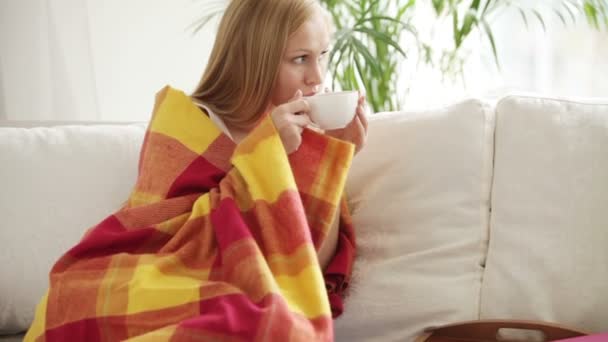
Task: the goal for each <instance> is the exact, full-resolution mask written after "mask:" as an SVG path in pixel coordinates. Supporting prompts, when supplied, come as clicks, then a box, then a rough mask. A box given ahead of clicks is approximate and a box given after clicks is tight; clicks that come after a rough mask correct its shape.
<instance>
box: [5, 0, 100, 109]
mask: <svg viewBox="0 0 608 342" xmlns="http://www.w3.org/2000/svg"><path fill="white" fill-rule="evenodd" d="M86 5H87V4H86V2H84V1H78V0H63V1H40V0H21V1H11V0H9V1H2V2H0V25H1V26H0V34H1V36H0V46H1V49H2V55H1V57H0V58H1V60H0V74H1V76H2V84H1V85H0V92H1V94H0V98H1V99H2V100H1V102H0V104H1V105H2V107H0V109H1V113H2V117H3V118H5V119H20V120H27V119H40V120H52V119H59V120H61V119H82V118H87V119H97V118H98V117H99V113H98V108H97V103H96V94H95V84H94V75H93V70H92V67H93V65H92V59H91V54H90V49H89V37H88V33H89V30H88V16H87V7H86Z"/></svg>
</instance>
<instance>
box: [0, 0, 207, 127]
mask: <svg viewBox="0 0 608 342" xmlns="http://www.w3.org/2000/svg"><path fill="white" fill-rule="evenodd" d="M201 7H202V1H193V0H171V1H168V0H129V1H124V0H0V51H1V53H0V81H1V82H0V119H8V120H84V121H97V120H103V121H142V120H148V119H149V116H150V111H151V109H152V106H153V102H154V94H155V93H156V92H157V91H158V90H160V88H162V87H163V86H164V85H166V84H171V85H172V86H174V87H178V88H181V89H183V90H185V91H187V92H189V91H191V90H192V88H193V87H194V86H195V85H196V84H197V82H198V80H199V78H200V75H201V74H202V72H203V69H204V66H205V64H206V60H207V57H208V54H209V51H210V49H211V46H212V39H213V36H212V33H211V32H212V31H213V29H212V26H210V27H209V28H208V29H206V30H203V31H201V32H200V33H198V34H197V35H193V31H192V29H191V28H190V26H191V24H192V23H194V22H195V21H196V20H197V19H198V18H199V17H200V16H202V15H203V14H204V13H202V12H201Z"/></svg>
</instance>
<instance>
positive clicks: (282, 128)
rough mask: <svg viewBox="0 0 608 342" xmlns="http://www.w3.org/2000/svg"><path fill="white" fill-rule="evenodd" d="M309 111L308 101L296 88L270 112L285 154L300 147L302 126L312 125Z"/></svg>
mask: <svg viewBox="0 0 608 342" xmlns="http://www.w3.org/2000/svg"><path fill="white" fill-rule="evenodd" d="M309 112H310V107H309V106H308V102H306V101H305V100H303V99H302V91H301V90H298V91H296V94H295V95H294V97H292V98H291V100H289V101H288V102H285V103H284V104H282V105H280V106H277V107H276V108H275V109H274V110H273V111H272V112H271V113H270V117H271V118H272V122H273V123H274V126H275V127H276V129H277V131H278V132H279V136H280V137H281V141H282V142H283V147H285V151H286V152H287V154H290V153H292V152H294V151H296V150H297V149H298V147H300V144H301V143H302V131H303V130H304V128H305V127H307V126H313V125H314V124H313V123H312V121H311V120H310V117H309V116H308V113H309Z"/></svg>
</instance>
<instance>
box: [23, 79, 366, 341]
mask: <svg viewBox="0 0 608 342" xmlns="http://www.w3.org/2000/svg"><path fill="white" fill-rule="evenodd" d="M352 156H353V146H352V145H351V144H348V143H345V142H342V141H339V140H337V139H333V138H330V137H327V136H325V135H321V134H318V133H316V132H313V131H310V130H305V131H304V133H303V143H302V145H301V147H300V148H299V150H298V151H297V152H294V153H292V154H291V155H289V156H287V155H286V153H285V151H284V149H283V146H282V143H281V140H280V137H279V135H278V133H277V132H276V130H275V127H274V125H273V123H272V120H271V119H270V118H269V117H268V116H267V117H266V118H265V119H263V120H262V121H261V123H260V124H259V125H258V126H257V127H256V128H255V129H254V130H253V131H252V132H251V134H250V135H249V136H248V137H247V138H245V140H243V141H242V142H240V143H239V144H235V143H234V142H232V141H231V140H230V139H229V138H228V137H227V136H226V135H225V134H223V133H222V132H221V131H220V130H219V129H218V128H217V127H216V126H214V125H213V123H212V122H211V120H210V119H209V118H208V117H207V116H206V115H204V113H203V112H202V111H201V110H200V109H199V108H198V107H197V106H196V105H195V104H194V103H193V102H192V101H191V99H190V98H189V97H188V96H187V95H186V94H184V93H183V92H181V91H178V90H175V89H173V88H170V87H166V88H164V89H163V90H161V91H160V92H159V93H158V94H157V98H156V104H155V108H154V112H153V116H152V119H151V121H150V124H149V127H148V130H147V132H146V136H145V139H144V143H143V146H142V150H141V155H140V161H139V166H138V167H139V176H138V179H137V183H136V185H135V187H134V189H133V191H132V193H131V195H130V197H129V199H128V200H127V201H126V202H125V204H124V206H123V207H122V208H121V209H120V210H118V211H117V212H115V213H114V214H113V215H111V216H109V217H107V218H106V219H105V220H103V221H102V222H101V223H99V224H98V225H96V226H94V227H93V228H91V229H90V230H89V231H88V232H87V233H86V234H85V235H84V237H83V238H82V239H81V241H80V242H79V243H78V244H77V245H76V246H74V247H73V248H72V249H70V250H69V251H68V252H67V253H65V254H64V255H63V256H62V257H61V258H60V259H59V260H58V261H57V263H56V264H55V265H54V266H53V268H52V270H51V273H50V286H49V289H48V291H47V293H46V294H45V295H44V297H43V298H42V300H41V302H40V304H39V305H38V307H37V309H36V315H35V319H34V322H33V324H32V325H31V327H30V330H29V331H28V333H27V335H26V339H25V340H26V341H34V340H36V341H55V340H66V341H115V340H125V339H131V340H133V341H159V340H174V341H176V340H179V341H190V340H192V341H207V340H213V341H219V340H221V341H313V340H314V341H329V340H332V339H333V325H332V311H333V315H334V316H335V315H338V314H339V313H340V312H341V310H342V302H341V294H342V292H343V291H344V289H345V288H346V286H347V284H348V277H349V275H350V272H351V266H352V262H353V258H354V236H353V231H352V226H351V222H350V217H349V216H348V209H347V208H346V205H345V201H344V199H343V196H342V193H343V188H344V183H345V180H346V175H347V171H348V169H349V167H350V163H351V160H352ZM85 200H86V199H85ZM88 200H94V199H88ZM66 209H67V208H66ZM336 210H341V214H340V215H341V220H340V221H341V222H340V236H339V241H338V247H337V253H336V255H335V257H334V258H333V260H332V261H331V262H330V264H329V266H328V267H327V269H326V270H325V274H323V273H322V270H321V268H320V266H319V264H318V260H317V255H316V250H318V249H319V247H320V245H321V243H322V242H323V240H324V238H325V236H326V235H327V232H328V229H329V226H330V223H331V220H332V218H333V217H334V216H335V214H336Z"/></svg>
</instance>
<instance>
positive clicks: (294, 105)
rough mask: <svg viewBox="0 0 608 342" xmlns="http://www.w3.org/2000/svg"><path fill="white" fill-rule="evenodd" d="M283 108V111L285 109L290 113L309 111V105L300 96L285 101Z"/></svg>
mask: <svg viewBox="0 0 608 342" xmlns="http://www.w3.org/2000/svg"><path fill="white" fill-rule="evenodd" d="M283 109H285V111H287V112H288V113H292V114H296V113H309V112H310V106H309V105H308V102H307V101H306V100H304V99H302V98H299V99H296V100H294V101H291V102H287V103H285V104H284V105H283Z"/></svg>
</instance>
